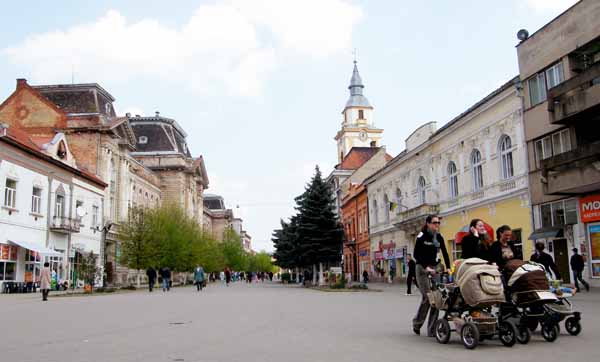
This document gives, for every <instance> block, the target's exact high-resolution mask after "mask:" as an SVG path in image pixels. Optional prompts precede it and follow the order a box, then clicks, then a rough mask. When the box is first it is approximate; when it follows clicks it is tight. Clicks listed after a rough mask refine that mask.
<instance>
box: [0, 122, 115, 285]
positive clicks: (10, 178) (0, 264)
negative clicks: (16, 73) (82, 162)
mask: <svg viewBox="0 0 600 362" xmlns="http://www.w3.org/2000/svg"><path fill="white" fill-rule="evenodd" d="M0 185H1V186H2V194H1V196H0V197H1V209H0V249H1V254H0V283H3V282H6V281H16V282H29V283H32V282H37V281H39V274H40V270H41V267H42V265H43V262H45V261H48V262H50V263H51V268H52V270H53V271H54V272H55V275H56V280H57V281H58V282H62V281H67V280H68V281H74V280H76V279H77V278H76V269H77V268H76V264H77V263H78V261H79V259H80V257H81V254H82V253H89V252H92V253H94V254H95V255H97V256H98V266H99V267H101V260H102V253H103V250H102V235H103V233H102V232H101V231H100V229H101V227H102V225H103V220H102V211H101V210H102V209H103V206H104V196H103V195H104V189H105V187H106V186H107V185H106V184H105V183H104V182H102V181H101V180H100V179H98V178H97V177H96V176H94V175H92V174H90V173H88V172H86V171H84V170H81V169H78V168H77V167H76V164H75V160H74V159H73V155H72V154H71V152H70V150H69V146H68V144H67V140H66V138H65V136H64V135H63V134H62V133H57V134H55V136H54V137H52V138H51V139H48V138H46V137H37V138H36V137H30V136H29V135H28V134H27V133H25V132H23V131H21V130H19V129H17V128H12V127H10V128H9V127H8V126H6V125H3V126H2V128H0ZM100 275H101V274H100ZM97 282H98V283H100V282H101V281H100V280H98V281H97Z"/></svg>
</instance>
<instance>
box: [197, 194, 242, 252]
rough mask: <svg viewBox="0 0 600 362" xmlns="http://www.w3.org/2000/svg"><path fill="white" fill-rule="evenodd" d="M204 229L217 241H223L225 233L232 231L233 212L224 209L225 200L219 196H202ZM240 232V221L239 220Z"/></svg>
mask: <svg viewBox="0 0 600 362" xmlns="http://www.w3.org/2000/svg"><path fill="white" fill-rule="evenodd" d="M204 215H205V222H204V224H203V225H204V229H205V231H206V232H208V233H209V234H210V235H212V237H213V238H215V240H217V241H223V239H224V236H225V232H226V231H228V230H233V224H234V217H233V211H232V210H231V209H228V208H226V207H225V200H224V199H223V197H222V196H219V195H211V194H205V195H204ZM240 231H241V219H240Z"/></svg>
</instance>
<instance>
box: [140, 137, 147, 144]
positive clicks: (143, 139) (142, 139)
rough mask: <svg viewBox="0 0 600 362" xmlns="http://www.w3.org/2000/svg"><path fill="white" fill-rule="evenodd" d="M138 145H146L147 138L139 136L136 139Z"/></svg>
mask: <svg viewBox="0 0 600 362" xmlns="http://www.w3.org/2000/svg"><path fill="white" fill-rule="evenodd" d="M138 143H139V144H141V145H145V144H146V143H148V137H146V136H140V138H139V139H138Z"/></svg>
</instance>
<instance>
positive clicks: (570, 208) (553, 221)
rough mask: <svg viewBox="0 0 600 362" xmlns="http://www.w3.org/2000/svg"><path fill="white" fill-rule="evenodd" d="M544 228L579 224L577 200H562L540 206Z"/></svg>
mask: <svg viewBox="0 0 600 362" xmlns="http://www.w3.org/2000/svg"><path fill="white" fill-rule="evenodd" d="M540 217H541V224H542V227H551V226H563V225H571V224H577V200H576V199H568V200H560V201H555V202H551V203H547V204H543V205H540Z"/></svg>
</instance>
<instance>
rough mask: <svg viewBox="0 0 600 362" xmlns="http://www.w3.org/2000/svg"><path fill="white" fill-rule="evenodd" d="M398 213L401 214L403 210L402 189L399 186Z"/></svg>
mask: <svg viewBox="0 0 600 362" xmlns="http://www.w3.org/2000/svg"><path fill="white" fill-rule="evenodd" d="M396 203H397V205H396V213H397V214H400V213H401V212H402V190H400V188H399V187H397V188H396Z"/></svg>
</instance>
